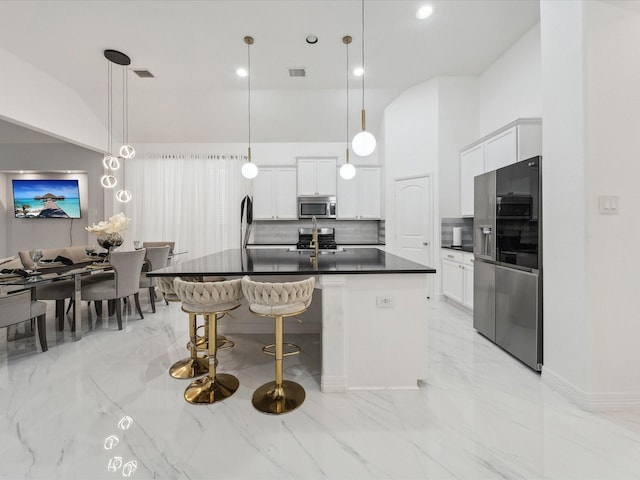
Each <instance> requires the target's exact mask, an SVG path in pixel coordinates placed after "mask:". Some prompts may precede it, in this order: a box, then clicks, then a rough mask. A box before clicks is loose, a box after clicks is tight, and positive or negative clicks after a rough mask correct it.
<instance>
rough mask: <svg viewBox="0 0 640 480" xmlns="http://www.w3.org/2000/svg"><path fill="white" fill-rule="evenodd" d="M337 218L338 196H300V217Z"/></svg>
mask: <svg viewBox="0 0 640 480" xmlns="http://www.w3.org/2000/svg"><path fill="white" fill-rule="evenodd" d="M311 217H316V218H336V197H333V196H331V197H298V218H311Z"/></svg>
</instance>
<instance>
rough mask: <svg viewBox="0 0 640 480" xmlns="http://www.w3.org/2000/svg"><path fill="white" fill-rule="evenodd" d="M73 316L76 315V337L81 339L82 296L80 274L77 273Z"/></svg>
mask: <svg viewBox="0 0 640 480" xmlns="http://www.w3.org/2000/svg"><path fill="white" fill-rule="evenodd" d="M73 284H74V285H73V299H74V305H73V312H74V313H73V316H74V317H75V324H76V331H75V337H76V340H80V339H81V338H82V300H81V296H80V285H81V283H80V274H79V273H76V274H74V275H73Z"/></svg>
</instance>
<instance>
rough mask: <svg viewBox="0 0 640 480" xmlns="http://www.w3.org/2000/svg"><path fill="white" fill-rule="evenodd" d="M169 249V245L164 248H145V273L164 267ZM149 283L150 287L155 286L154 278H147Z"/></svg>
mask: <svg viewBox="0 0 640 480" xmlns="http://www.w3.org/2000/svg"><path fill="white" fill-rule="evenodd" d="M169 248H170V247H169V245H165V246H164V247H147V266H146V268H145V272H151V271H153V270H159V269H161V268H164V267H166V266H167V260H169ZM145 276H146V275H145ZM149 281H150V285H152V286H153V285H155V284H156V278H155V277H149Z"/></svg>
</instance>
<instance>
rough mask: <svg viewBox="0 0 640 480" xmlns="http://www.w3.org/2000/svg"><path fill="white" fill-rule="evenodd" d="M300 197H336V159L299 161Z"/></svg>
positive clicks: (306, 159)
mask: <svg viewBox="0 0 640 480" xmlns="http://www.w3.org/2000/svg"><path fill="white" fill-rule="evenodd" d="M298 195H307V196H309V195H311V196H313V195H330V196H334V195H336V159H335V158H303V159H299V160H298Z"/></svg>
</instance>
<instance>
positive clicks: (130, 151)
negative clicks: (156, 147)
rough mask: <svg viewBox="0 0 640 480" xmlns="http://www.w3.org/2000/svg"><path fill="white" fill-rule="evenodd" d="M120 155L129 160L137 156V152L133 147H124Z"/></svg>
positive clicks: (121, 148)
mask: <svg viewBox="0 0 640 480" xmlns="http://www.w3.org/2000/svg"><path fill="white" fill-rule="evenodd" d="M119 153H120V156H121V157H122V158H127V159H128V158H133V157H135V156H136V150H135V149H134V148H133V147H132V146H131V145H122V146H121V147H120V152H119Z"/></svg>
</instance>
